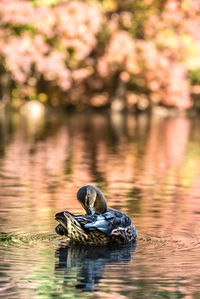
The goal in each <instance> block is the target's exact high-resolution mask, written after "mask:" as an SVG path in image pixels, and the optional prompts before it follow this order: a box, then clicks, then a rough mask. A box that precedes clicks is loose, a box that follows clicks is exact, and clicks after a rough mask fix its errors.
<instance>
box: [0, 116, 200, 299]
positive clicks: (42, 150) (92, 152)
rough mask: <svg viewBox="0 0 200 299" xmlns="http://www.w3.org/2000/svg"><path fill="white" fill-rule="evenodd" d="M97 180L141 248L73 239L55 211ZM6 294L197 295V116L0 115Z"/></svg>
mask: <svg viewBox="0 0 200 299" xmlns="http://www.w3.org/2000/svg"><path fill="white" fill-rule="evenodd" d="M88 183H93V184H96V185H97V186H98V187H100V188H101V189H102V191H103V192H104V193H105V195H106V198H107V202H108V205H109V206H110V207H113V208H117V209H119V210H121V211H123V212H125V213H127V214H128V215H129V216H130V217H131V218H132V220H133V223H134V224H135V226H136V227H137V229H138V232H139V237H138V242H137V246H136V245H135V244H132V245H130V246H122V247H120V248H118V247H116V248H115V247H111V248H98V249H94V248H87V247H69V246H68V245H67V243H66V242H65V239H64V238H61V237H59V236H57V235H55V233H54V227H55V226H56V225H57V223H56V221H55V220H54V215H55V213H57V212H59V211H62V210H69V211H70V212H72V213H82V212H83V210H82V208H81V206H80V204H79V203H78V202H77V200H76V192H77V190H78V188H79V187H81V186H83V185H86V184H88ZM0 186H1V187H0V188H1V189H0V232H1V234H0V238H1V243H0V257H1V258H0V295H1V296H2V297H3V298H42V299H43V298H76V297H77V296H81V298H119V299H124V298H142V299H143V298H186V299H189V298H200V270H199V269H200V237H199V236H200V209H199V207H200V120H199V119H196V118H194V119H189V118H186V117H171V118H159V117H154V118H153V119H150V118H148V117H147V116H145V115H140V116H138V117H135V116H133V115H128V116H124V115H120V114H113V115H111V116H109V115H106V114H91V113H87V114H85V115H83V114H67V115H65V114H55V113H48V114H47V115H45V116H42V115H41V116H40V117H34V118H33V117H30V116H28V115H27V116H20V115H19V114H17V113H12V114H8V113H7V114H4V113H3V112H1V115H0Z"/></svg>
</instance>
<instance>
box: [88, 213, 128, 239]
mask: <svg viewBox="0 0 200 299" xmlns="http://www.w3.org/2000/svg"><path fill="white" fill-rule="evenodd" d="M94 216H95V217H94ZM93 218H94V220H93V221H90V222H89V223H86V224H84V225H83V227H84V229H86V230H88V231H94V230H99V231H101V232H103V233H106V234H109V235H110V234H111V233H112V231H113V230H114V229H116V228H120V229H126V228H127V227H128V226H130V225H131V219H130V218H129V217H128V216H127V215H125V214H124V213H121V212H119V211H116V210H114V209H109V210H108V212H106V213H104V214H97V213H96V214H94V215H93Z"/></svg>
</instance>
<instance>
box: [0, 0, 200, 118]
mask: <svg viewBox="0 0 200 299" xmlns="http://www.w3.org/2000/svg"><path fill="white" fill-rule="evenodd" d="M199 12H200V2H199V1H198V0H182V1H178V0H163V1H158V0H128V1H121V0H101V1H95V0H92V1H91V0H90V1H89V0H88V1H87V0H83V1H66V0H1V2H0V74H1V77H0V78H1V79H0V107H1V106H5V105H7V104H9V105H11V106H12V107H14V108H15V109H19V108H20V107H21V105H22V104H23V103H24V102H27V101H30V100H37V101H39V102H40V103H42V104H44V105H47V104H48V105H51V106H53V107H60V106H61V107H64V108H66V107H68V108H69V107H76V108H78V109H81V108H83V107H84V108H85V107H111V109H113V110H124V109H127V110H129V111H133V112H137V111H141V110H152V109H154V108H155V106H161V107H175V108H178V109H181V110H185V109H193V110H199V109H200V100H199V94H200V35H199V31H200V15H199Z"/></svg>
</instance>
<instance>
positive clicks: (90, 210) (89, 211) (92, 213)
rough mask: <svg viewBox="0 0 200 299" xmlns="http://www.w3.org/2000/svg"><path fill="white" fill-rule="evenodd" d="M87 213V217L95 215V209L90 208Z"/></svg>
mask: <svg viewBox="0 0 200 299" xmlns="http://www.w3.org/2000/svg"><path fill="white" fill-rule="evenodd" d="M86 212H87V215H94V211H93V208H88V209H87V210H86Z"/></svg>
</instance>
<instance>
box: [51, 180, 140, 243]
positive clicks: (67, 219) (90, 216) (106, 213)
mask: <svg viewBox="0 0 200 299" xmlns="http://www.w3.org/2000/svg"><path fill="white" fill-rule="evenodd" d="M77 199H78V201H79V202H80V203H81V205H82V206H83V208H84V209H85V211H86V213H87V214H86V215H73V214H71V213H69V212H67V211H64V212H61V213H57V214H56V215H55V218H56V220H57V221H58V222H59V223H60V224H59V225H58V226H57V227H56V232H57V233H58V234H60V235H66V236H67V237H69V238H70V240H71V241H75V242H78V243H83V244H93V245H94V244H96V245H98V244H101V245H105V244H109V243H111V244H112V243H118V244H125V243H129V242H131V241H133V240H136V238H137V230H136V228H135V227H134V225H133V224H132V222H131V219H130V218H129V217H128V216H127V215H126V214H124V213H122V212H119V211H117V210H114V209H111V208H108V207H107V204H106V200H105V197H104V195H103V193H102V192H101V190H100V189H99V188H97V187H95V186H93V185H87V186H84V187H82V188H80V189H79V190H78V193H77Z"/></svg>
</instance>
